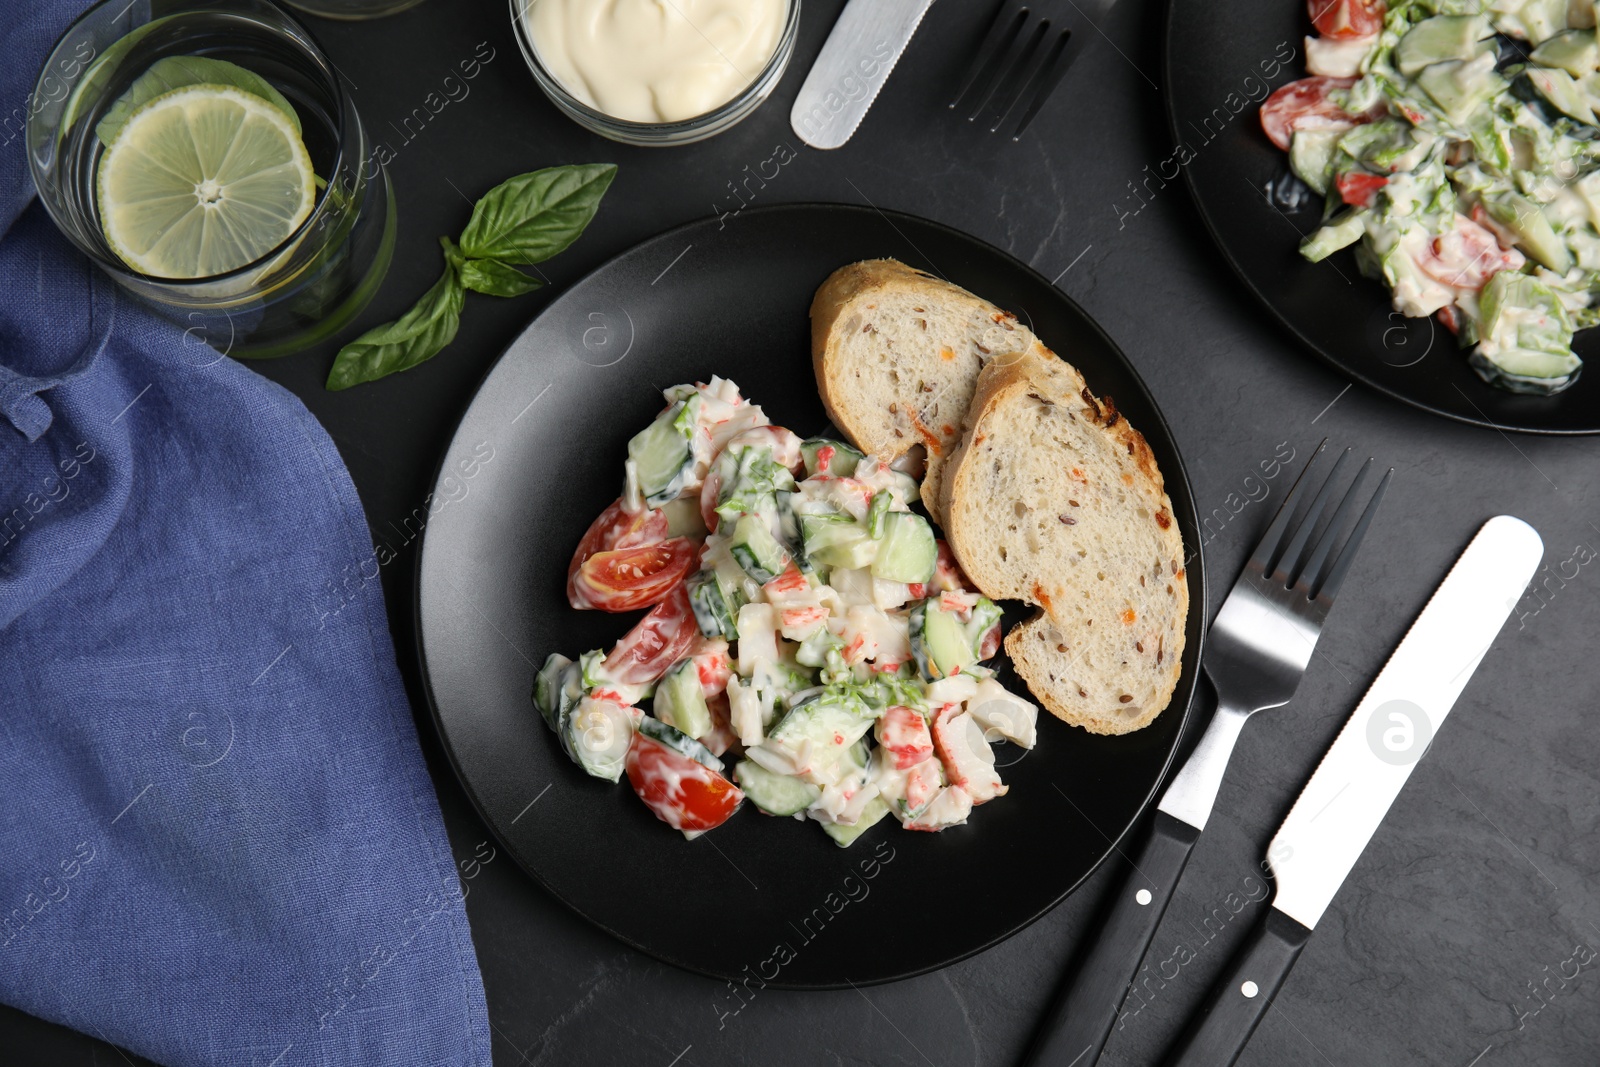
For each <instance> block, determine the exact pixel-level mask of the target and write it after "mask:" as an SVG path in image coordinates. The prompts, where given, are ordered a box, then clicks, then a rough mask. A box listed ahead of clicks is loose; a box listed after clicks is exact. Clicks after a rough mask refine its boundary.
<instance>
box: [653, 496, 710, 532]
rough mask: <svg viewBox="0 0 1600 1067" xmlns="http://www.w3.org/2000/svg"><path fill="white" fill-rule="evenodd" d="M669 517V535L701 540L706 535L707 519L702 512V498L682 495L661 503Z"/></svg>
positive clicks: (664, 512)
mask: <svg viewBox="0 0 1600 1067" xmlns="http://www.w3.org/2000/svg"><path fill="white" fill-rule="evenodd" d="M661 512H662V514H664V515H666V517H667V536H668V537H692V538H695V539H696V540H699V539H701V538H703V537H705V535H706V520H705V518H704V517H703V516H701V514H700V498H699V497H697V496H680V497H679V498H678V499H676V500H669V501H667V502H666V503H665V504H663V505H661Z"/></svg>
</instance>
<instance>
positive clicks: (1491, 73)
mask: <svg viewBox="0 0 1600 1067" xmlns="http://www.w3.org/2000/svg"><path fill="white" fill-rule="evenodd" d="M1494 63H1495V57H1494V55H1493V53H1489V52H1486V53H1483V54H1481V55H1479V56H1477V57H1476V58H1474V59H1469V60H1466V61H1462V60H1459V59H1451V60H1446V61H1444V62H1442V63H1433V64H1431V65H1429V66H1427V67H1424V68H1423V69H1422V72H1421V73H1419V74H1418V75H1417V84H1418V85H1420V86H1422V90H1423V92H1425V93H1427V94H1428V95H1429V96H1430V97H1432V98H1433V100H1434V102H1435V103H1436V104H1438V105H1439V109H1440V110H1441V111H1443V112H1444V117H1445V118H1447V119H1449V120H1450V121H1451V122H1452V123H1454V124H1456V125H1457V126H1460V125H1462V124H1463V123H1465V122H1466V121H1467V119H1469V118H1470V117H1471V116H1472V113H1473V112H1474V111H1477V110H1478V109H1479V108H1480V107H1482V106H1483V105H1484V104H1486V103H1488V102H1489V100H1490V98H1491V97H1494V96H1496V95H1498V94H1499V93H1500V91H1501V90H1503V89H1504V88H1505V87H1506V80H1505V79H1504V78H1502V77H1500V75H1499V74H1497V73H1495V69H1494Z"/></svg>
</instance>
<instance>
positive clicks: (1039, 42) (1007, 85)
mask: <svg viewBox="0 0 1600 1067" xmlns="http://www.w3.org/2000/svg"><path fill="white" fill-rule="evenodd" d="M1049 29H1050V24H1049V23H1048V22H1034V23H1033V24H1032V25H1031V26H1030V25H1026V24H1025V25H1024V26H1023V27H1022V30H1021V32H1020V33H1019V34H1018V36H1017V39H1016V41H1015V42H1014V43H1015V44H1017V45H1018V47H1017V48H1015V49H1014V50H1013V55H1012V56H1011V61H1010V63H1009V64H1008V68H1007V70H1006V72H1005V74H1004V76H1003V77H1001V78H1000V80H999V82H998V84H997V85H996V86H995V89H994V92H992V93H990V94H989V96H988V97H987V99H983V100H979V101H977V102H976V103H974V104H973V107H972V113H971V114H970V115H968V116H967V119H968V120H969V121H970V120H973V119H976V118H977V117H978V115H979V114H981V113H982V112H983V109H984V108H985V107H987V106H988V105H989V103H990V102H991V101H992V102H993V103H994V105H995V107H997V108H998V109H1000V113H1001V118H1002V119H1003V118H1004V117H1005V112H1006V111H1009V110H1010V106H1011V105H1010V104H1008V103H1007V101H1010V100H1015V98H1016V96H1017V93H1018V92H1019V91H1020V90H1021V89H1022V86H1023V85H1024V84H1025V81H1024V79H1026V78H1027V77H1028V76H1029V73H1030V68H1031V67H1032V66H1033V62H1034V59H1035V57H1037V56H1039V55H1040V54H1042V53H1043V52H1044V51H1045V49H1044V47H1043V44H1044V37H1045V34H1046V33H1047V32H1048V31H1049ZM999 127H1000V123H999V122H996V123H995V124H994V126H993V127H992V128H991V129H990V131H989V132H991V133H993V132H994V130H996V129H999Z"/></svg>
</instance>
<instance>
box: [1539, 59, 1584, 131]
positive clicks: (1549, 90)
mask: <svg viewBox="0 0 1600 1067" xmlns="http://www.w3.org/2000/svg"><path fill="white" fill-rule="evenodd" d="M1523 73H1524V74H1526V75H1527V76H1528V81H1529V83H1530V84H1532V86H1533V87H1534V88H1535V89H1537V90H1538V91H1539V95H1540V96H1542V97H1544V98H1545V99H1546V100H1548V101H1549V102H1550V106H1551V107H1553V108H1555V109H1556V110H1557V111H1559V112H1561V113H1562V114H1563V115H1566V116H1568V117H1569V118H1575V119H1577V120H1578V121H1579V122H1587V123H1588V124H1589V125H1591V126H1593V125H1595V118H1594V109H1593V108H1591V107H1590V106H1589V98H1588V97H1587V96H1585V95H1584V91H1583V86H1582V85H1581V84H1580V83H1579V82H1578V81H1577V80H1576V79H1574V78H1573V76H1572V75H1570V74H1568V73H1567V72H1566V71H1564V70H1541V69H1540V68H1538V67H1529V68H1528V69H1527V70H1525V71H1523Z"/></svg>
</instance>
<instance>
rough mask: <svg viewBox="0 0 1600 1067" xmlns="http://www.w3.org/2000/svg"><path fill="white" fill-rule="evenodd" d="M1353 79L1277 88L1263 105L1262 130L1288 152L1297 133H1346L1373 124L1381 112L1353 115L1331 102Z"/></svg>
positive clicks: (1308, 80)
mask: <svg viewBox="0 0 1600 1067" xmlns="http://www.w3.org/2000/svg"><path fill="white" fill-rule="evenodd" d="M1355 83H1356V80H1355V79H1354V78H1323V77H1317V78H1301V79H1300V80H1299V81H1293V82H1290V83H1289V84H1288V85H1283V86H1280V87H1279V88H1278V90H1277V91H1276V92H1274V93H1273V94H1272V95H1271V96H1269V97H1267V100H1266V103H1264V104H1262V105H1261V128H1262V129H1263V130H1265V131H1266V132H1267V136H1268V137H1270V138H1272V143H1273V144H1275V145H1277V146H1278V147H1279V148H1281V149H1283V150H1284V151H1285V152H1287V151H1288V150H1289V139H1290V138H1291V137H1292V136H1293V135H1294V131H1296V130H1343V129H1349V128H1350V127H1352V126H1359V125H1361V124H1362V123H1366V122H1371V121H1372V120H1373V119H1375V118H1377V117H1378V116H1379V115H1380V114H1381V113H1382V112H1381V111H1379V110H1377V109H1374V110H1370V111H1365V112H1363V113H1361V114H1359V115H1352V114H1350V113H1349V112H1347V111H1346V110H1345V109H1344V108H1342V107H1340V106H1339V105H1338V104H1336V103H1334V101H1333V100H1332V99H1331V98H1330V96H1329V94H1330V93H1332V92H1333V90H1335V89H1348V88H1350V86H1352V85H1354V84H1355Z"/></svg>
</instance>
